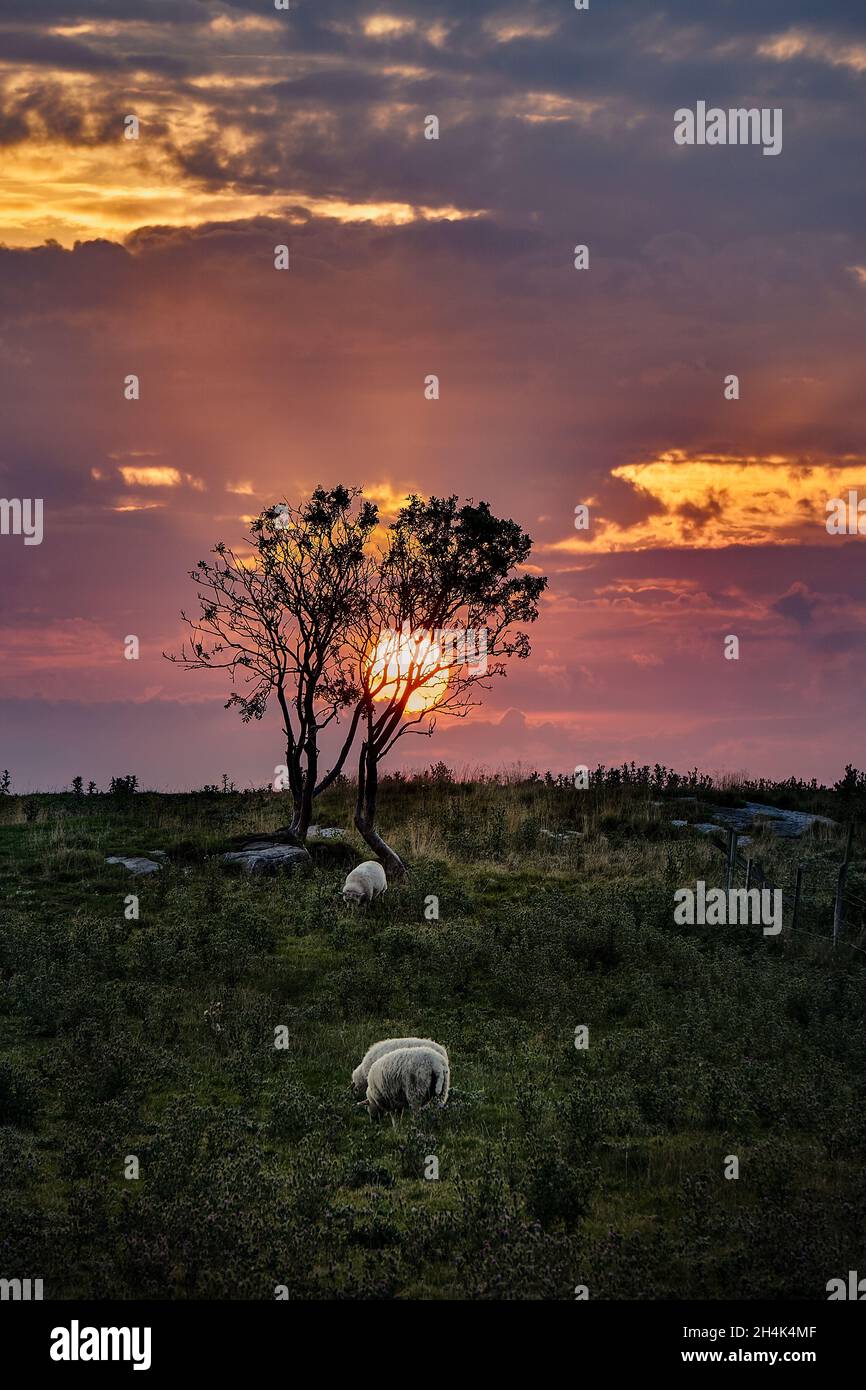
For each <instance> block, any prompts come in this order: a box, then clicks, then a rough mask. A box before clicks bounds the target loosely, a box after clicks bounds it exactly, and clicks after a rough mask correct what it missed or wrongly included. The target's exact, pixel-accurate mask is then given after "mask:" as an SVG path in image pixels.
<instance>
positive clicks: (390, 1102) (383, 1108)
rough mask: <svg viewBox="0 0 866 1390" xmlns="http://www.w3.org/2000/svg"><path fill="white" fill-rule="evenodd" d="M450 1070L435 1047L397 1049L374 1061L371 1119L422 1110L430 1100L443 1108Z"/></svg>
mask: <svg viewBox="0 0 866 1390" xmlns="http://www.w3.org/2000/svg"><path fill="white" fill-rule="evenodd" d="M449 1083H450V1077H449V1068H448V1064H447V1063H446V1061H445V1059H444V1057H443V1056H442V1054H441V1052H436V1051H434V1050H433V1048H432V1047H398V1048H397V1051H396V1052H386V1053H385V1055H384V1056H383V1057H380V1058H379V1059H378V1061H376V1062H374V1063H373V1065H372V1067H371V1068H370V1075H369V1076H368V1078H367V1098H366V1100H362V1101H360V1102H359V1104H360V1105H366V1106H367V1109H368V1111H369V1114H370V1118H371V1119H378V1117H379V1116H380V1115H384V1114H385V1113H387V1112H388V1111H390V1112H391V1117H392V1121H393V1119H394V1117H395V1116H396V1115H397V1114H398V1113H399V1112H400V1111H401V1110H405V1109H406V1108H407V1107H408V1108H409V1109H410V1110H420V1109H421V1107H422V1106H423V1105H427V1104H429V1102H430V1101H431V1100H438V1101H439V1104H440V1105H444V1104H445V1102H446V1100H447V1099H448V1090H449Z"/></svg>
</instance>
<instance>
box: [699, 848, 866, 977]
mask: <svg viewBox="0 0 866 1390" xmlns="http://www.w3.org/2000/svg"><path fill="white" fill-rule="evenodd" d="M739 838H740V837H739V833H738V832H737V831H736V830H729V831H728V832H727V844H726V845H722V844H721V843H719V842H718V841H712V843H713V844H715V846H716V848H717V849H719V850H721V852H722V853H723V854H724V856H725V861H726V873H725V887H726V889H728V890H731V889H734V888H741V887H743V888H745V889H746V890H747V891H749V890H751V889H757V890H758V891H759V892H760V891H763V890H765V889H766V890H768V891H769V892H771V893H774V892H776V891H777V890H781V892H782V907H783V914H785V910H786V907H787V905H788V904H790V915H789V919H788V921H787V923H786V924H784V918H783V924H784V925H787V928H788V930H789V931H790V932H791V933H792V934H794V933H796V934H798V935H799V934H802V935H804V936H811V937H815V938H817V939H819V940H823V941H828V942H830V943H832V945H833V946H834V947H836V946H840V945H841V946H846V947H848V948H850V949H851V950H853V951H858V952H860V954H861V955H866V950H864V947H863V946H862V945H861V944H860V942H859V941H852V940H851V939H850V938H851V937H852V936H856V937H859V938H860V939H861V940H862V939H863V934H864V931H866V897H864V896H863V895H862V893H858V892H855V891H853V890H852V889H851V888H849V886H848V878H849V874H850V873H851V871H852V870H857V871H858V872H860V873H864V874H866V865H857V864H855V862H854V860H853V858H852V846H853V843H854V822H853V821H851V822H850V823H849V825H848V829H847V835H846V839H845V851H844V856H843V858H842V861H841V863H833V862H831V861H828V860H827V859H826V858H823V857H819V856H817V855H815V856H804V857H801V858H798V859H797V860H796V861H795V862H794V863H793V864H792V865H791V867H790V879H789V882H788V883H787V884H786V885H785V884H778V883H775V882H773V881H772V880H771V879H770V878H769V877H768V876H767V874H766V873H765V872H764V867H763V864H762V862H761V860H760V859H757V858H753V857H752V856H751V855H749V854H748V853H744V851H743V849H742V848H740V847H739V844H738V842H739ZM786 915H787V914H786ZM807 923H808V924H809V925H807ZM816 927H817V928H818V930H815V929H814V928H816ZM821 928H825V930H821Z"/></svg>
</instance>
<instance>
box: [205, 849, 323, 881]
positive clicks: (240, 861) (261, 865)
mask: <svg viewBox="0 0 866 1390" xmlns="http://www.w3.org/2000/svg"><path fill="white" fill-rule="evenodd" d="M222 862H223V863H224V864H225V865H226V867H227V868H234V869H240V870H241V871H242V872H243V873H246V874H276V873H281V872H285V873H306V872H308V870H309V869H310V868H311V867H312V860H311V859H310V856H309V855H308V853H307V851H306V850H305V849H300V848H299V847H298V846H297V845H273V844H265V845H262V846H257V845H256V843H255V842H254V841H253V842H251V843H250V844H249V845H247V846H245V847H244V848H243V849H241V850H237V851H233V852H231V853H229V854H224V855H223V856H222Z"/></svg>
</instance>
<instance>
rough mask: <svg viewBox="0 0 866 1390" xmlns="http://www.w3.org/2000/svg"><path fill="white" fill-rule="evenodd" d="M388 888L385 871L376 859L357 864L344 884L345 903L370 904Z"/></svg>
mask: <svg viewBox="0 0 866 1390" xmlns="http://www.w3.org/2000/svg"><path fill="white" fill-rule="evenodd" d="M387 887H388V880H387V879H386V877H385V870H384V869H383V868H382V865H381V864H377V863H376V861H375V859H365V860H364V863H363V864H356V866H355V868H354V869H353V870H352V872H351V873H350V874H349V876H348V878H347V879H346V882H345V883H344V884H343V902H344V903H369V902H372V901H373V899H374V898H378V896H379V894H380V893H384V892H385V889H386V888H387Z"/></svg>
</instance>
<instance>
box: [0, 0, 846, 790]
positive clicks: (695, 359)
mask: <svg viewBox="0 0 866 1390" xmlns="http://www.w3.org/2000/svg"><path fill="white" fill-rule="evenodd" d="M864 94H866V6H864V5H863V3H862V0H822V3H821V4H820V5H819V4H815V3H806V2H805V0H715V3H711V2H710V0H702V3H698V0H669V2H668V3H659V4H655V3H651V2H650V0H591V3H590V8H589V10H588V11H581V12H578V11H576V10H575V9H574V7H573V4H572V3H571V0H522V3H511V4H509V3H491V2H490V0H471V3H470V0H443V2H442V3H435V4H434V3H427V4H424V3H420V0H412V3H408V2H407V0H393V3H392V2H391V0H381V2H380V3H368V0H353V3H347V0H291V8H290V10H289V11H288V13H286V12H284V11H276V10H275V8H274V4H273V0H207V2H205V0H139V3H135V4H133V3H130V0H90V3H86V2H85V0H39V3H38V4H37V3H34V0H0V243H2V249H0V408H2V420H3V429H2V443H0V496H2V497H4V498H36V497H41V498H43V499H44V540H43V542H42V544H41V545H38V546H35V545H34V546H25V545H24V543H23V539H22V537H20V536H12V535H9V536H0V594H2V603H0V767H6V766H8V767H9V769H10V771H11V773H12V776H13V781H14V784H15V787H16V789H18V790H27V789H31V788H34V787H42V788H46V789H48V788H59V787H63V786H65V785H67V784H68V783H69V782H70V780H71V779H72V777H73V776H75V775H76V774H81V775H82V776H83V777H84V778H85V781H87V780H89V779H91V778H92V779H93V780H94V781H96V782H97V783H99V784H100V785H103V786H104V785H105V784H106V782H107V781H108V778H109V777H110V776H111V775H112V774H116V775H120V774H124V773H128V772H132V773H136V774H137V775H138V777H139V781H140V782H141V783H142V784H144V785H146V786H153V787H162V788H166V789H168V788H183V787H195V786H200V785H202V784H203V783H204V782H213V781H216V780H218V778H219V776H220V774H221V773H222V772H223V771H226V772H228V773H229V775H230V776H231V777H233V778H234V780H235V781H236V782H237V783H238V784H239V785H241V786H245V785H248V784H255V785H262V784H263V783H265V782H267V781H269V780H270V778H271V776H272V772H273V767H274V765H275V763H276V762H278V761H281V751H280V750H281V740H280V735H279V726H278V721H277V718H276V715H273V716H271V718H270V719H266V721H265V723H264V724H263V725H262V726H261V727H256V728H253V729H250V728H244V727H242V725H241V723H240V721H239V719H238V718H237V715H236V714H234V713H233V712H231V711H225V710H224V709H223V702H224V700H225V698H226V696H227V694H228V693H229V692H228V690H227V689H226V688H225V686H224V684H223V682H222V680H221V678H220V676H219V675H218V674H217V675H211V674H206V673H184V672H182V671H180V670H179V669H177V668H175V667H172V666H170V665H168V663H166V662H165V661H164V660H163V659H162V656H161V652H162V651H163V650H165V649H174V648H176V647H177V646H178V645H179V642H180V639H181V635H182V628H181V623H180V620H179V610H180V609H181V608H182V607H187V608H190V607H191V606H192V585H191V583H190V581H189V579H188V578H187V571H188V570H189V569H190V568H192V567H193V566H194V565H195V563H196V561H197V560H198V559H199V558H201V557H203V556H204V555H206V554H207V552H208V550H209V548H210V547H211V546H212V544H213V543H214V542H215V541H217V540H219V539H222V540H225V541H226V542H228V543H230V544H233V545H237V544H238V543H239V542H241V540H242V538H243V535H244V532H245V527H246V519H248V518H250V517H252V516H254V515H255V514H256V513H257V512H258V511H259V510H261V508H262V507H263V506H265V505H268V504H270V503H272V502H274V501H276V500H278V499H280V498H284V497H285V498H288V500H289V501H291V502H294V501H297V500H298V499H299V498H300V497H301V496H302V495H303V494H304V492H305V491H308V490H309V489H310V488H311V487H313V486H315V485H316V484H317V483H320V482H321V483H323V484H324V485H326V486H330V485H333V484H334V483H336V482H343V483H346V484H350V485H359V486H363V487H364V489H365V493H366V494H367V495H369V496H371V497H372V498H373V500H375V501H378V502H379V503H380V505H381V506H382V507H383V509H384V511H385V512H386V514H389V515H390V514H393V511H394V508H395V506H397V505H399V502H400V499H401V498H402V497H403V496H405V495H406V494H407V493H408V492H411V491H420V492H425V493H429V492H435V493H437V494H438V495H442V494H447V493H451V492H456V493H459V494H460V495H461V496H467V497H472V498H475V499H476V500H478V499H482V498H483V499H486V500H487V501H489V502H490V504H491V506H492V508H493V510H494V511H495V512H496V513H497V514H499V515H504V516H512V517H514V518H515V519H516V520H518V521H519V522H520V523H521V525H522V526H523V527H524V528H525V530H527V531H528V532H529V534H530V535H531V536H532V537H533V540H534V542H535V544H534V549H533V557H532V559H533V564H534V565H535V566H537V567H538V569H539V570H540V571H541V572H543V573H545V574H547V575H548V576H549V578H550V588H549V591H548V593H547V594H546V596H545V599H544V601H543V604H542V613H541V617H540V618H539V621H538V622H537V624H536V625H535V627H534V629H533V630H532V640H533V653H532V656H531V658H530V659H529V660H528V661H527V662H525V663H520V664H519V665H517V666H516V667H515V668H514V669H513V670H512V672H511V674H510V675H509V677H508V678H507V680H504V681H501V682H498V683H497V685H496V687H495V688H494V689H492V690H491V691H489V692H488V694H487V696H486V698H485V704H484V706H483V708H482V709H480V710H478V711H476V712H475V713H474V714H473V716H472V718H471V720H470V721H468V722H464V723H461V724H459V725H456V726H454V725H451V726H449V725H447V724H446V723H444V722H443V723H442V724H441V725H440V727H439V728H438V729H437V730H436V732H435V735H434V737H433V739H432V740H431V741H427V740H423V739H417V738H408V739H405V740H404V741H403V743H402V744H401V745H400V750H401V757H402V759H403V760H404V762H405V763H406V764H407V765H413V766H424V765H425V764H427V763H429V762H431V761H433V760H435V759H439V758H442V759H444V760H445V761H447V762H449V763H450V764H451V765H452V766H454V767H455V768H457V769H463V768H467V767H471V766H474V765H478V764H485V765H486V766H488V767H489V768H496V767H501V766H503V765H510V764H515V763H518V762H519V763H522V764H523V765H524V766H526V767H530V766H534V767H539V768H541V769H542V770H543V769H546V768H551V769H553V770H555V771H565V770H570V769H572V768H573V767H575V766H576V765H577V764H582V763H588V764H594V763H595V762H597V761H602V762H607V763H611V762H617V761H621V760H623V759H628V760H630V759H632V758H634V759H635V760H637V761H638V762H650V763H655V762H656V761H658V762H663V763H667V764H669V765H674V766H676V767H679V768H684V767H686V766H692V765H694V764H697V765H698V766H699V767H700V768H703V769H706V770H722V769H729V770H740V769H746V770H748V771H750V772H752V773H756V774H767V775H779V776H787V775H789V774H795V775H799V776H804V777H812V776H816V777H818V778H819V779H823V780H828V781H833V780H835V778H836V777H838V776H839V775H840V774H841V772H842V770H843V768H844V765H845V764H846V763H847V762H853V763H855V764H859V766H861V767H863V766H864V764H866V749H864V738H863V731H864V725H866V704H864V673H866V535H864V536H853V537H844V536H831V535H828V534H827V531H826V527H825V519H826V502H827V500H828V499H829V498H833V497H839V496H842V497H844V496H847V493H848V491H849V490H850V489H855V490H856V489H858V488H859V489H860V493H861V495H862V496H863V497H866V430H864V423H866V390H864V381H866V371H864V352H866V101H864ZM698 101H706V102H707V103H708V105H716V106H720V107H722V108H728V107H741V106H746V107H751V106H756V107H771V108H781V109H782V111H783V115H784V127H783V129H784V144H783V149H782V152H781V153H780V154H779V155H778V156H776V157H774V158H766V157H764V156H763V155H762V152H761V150H760V148H752V147H723V148H720V147H715V148H710V147H701V148H699V147H694V146H693V147H684V146H678V145H676V144H675V142H674V139H673V131H674V112H675V111H676V110H677V109H678V108H681V107H691V108H694V107H695V105H696V103H697V102H698ZM129 114H135V115H136V116H138V118H139V120H140V137H139V139H138V140H127V139H125V138H124V117H125V116H127V115H129ZM431 114H435V115H436V116H438V118H439V122H440V135H439V139H438V140H436V141H434V140H426V139H425V138H424V122H425V117H427V116H428V115H431ZM281 243H285V244H286V245H288V247H289V249H290V260H291V268H290V270H289V271H288V272H278V271H276V270H275V269H274V263H273V262H274V247H275V245H277V244H281ZM577 244H586V245H588V247H589V251H590V265H589V269H588V270H584V271H578V270H575V268H574V248H575V246H576V245H577ZM129 373H135V374H137V375H138V376H139V378H140V382H141V399H140V400H138V401H127V400H125V399H124V393H123V382H124V378H125V377H126V376H127V375H128V374H129ZM430 373H435V374H437V375H438V376H439V379H440V383H441V398H440V399H439V400H438V401H428V400H425V397H424V379H425V377H426V376H428V374H430ZM730 373H735V374H737V375H738V377H739V381H740V399H739V400H736V401H730V400H726V399H725V397H724V393H723V389H724V379H725V377H726V376H727V375H728V374H730ZM581 503H583V504H587V505H588V506H589V508H590V526H589V529H588V531H576V530H575V528H574V512H575V507H576V506H577V505H578V504H581ZM731 633H732V634H736V635H738V636H739V638H740V650H741V657H740V660H739V661H726V660H725V659H724V655H723V644H724V637H725V636H726V635H727V634H731ZM128 634H136V635H137V636H138V637H139V639H140V643H141V659H140V660H139V661H137V662H136V661H127V660H124V656H123V639H124V637H125V636H126V635H128Z"/></svg>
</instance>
